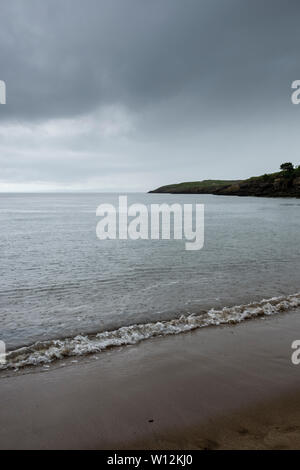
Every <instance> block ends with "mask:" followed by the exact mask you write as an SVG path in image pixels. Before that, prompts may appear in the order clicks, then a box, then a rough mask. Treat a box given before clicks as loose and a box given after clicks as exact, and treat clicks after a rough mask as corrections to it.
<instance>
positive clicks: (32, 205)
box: [0, 194, 300, 349]
mask: <svg viewBox="0 0 300 470" xmlns="http://www.w3.org/2000/svg"><path fill="white" fill-rule="evenodd" d="M105 202H106V203H107V202H109V203H113V204H116V205H117V202H118V195H116V194H34V195H33V194H26V195H25V194H0V226H1V231H0V253H1V255H0V256H1V263H0V273H1V278H0V322H1V323H0V324H1V330H0V339H2V340H4V341H5V342H6V343H7V344H8V346H9V348H10V349H11V348H15V347H18V346H21V345H25V344H27V345H28V344H31V343H33V342H36V341H38V340H45V339H54V338H63V337H67V336H74V335H76V334H78V333H92V332H101V331H106V330H110V329H115V328H118V327H120V326H125V325H132V324H134V323H145V322H155V321H158V320H164V319H171V318H175V317H177V316H178V315H180V314H189V313H196V314H198V313H199V312H201V311H204V310H208V309H210V308H212V307H218V308H220V307H223V306H233V305H239V304H245V303H248V302H250V301H260V300H261V299H263V298H268V297H273V296H280V295H288V294H293V293H295V292H299V290H300V289H299V286H300V244H299V233H300V201H298V200H295V199H259V198H238V197H221V196H211V195H162V194H161V195H159V194H129V195H128V203H129V204H131V203H134V202H139V203H143V204H151V203H162V202H166V203H168V204H171V203H174V202H177V203H178V202H179V203H204V204H205V245H204V248H203V249H202V250H201V251H186V250H185V249H184V241H173V240H170V241H150V240H149V241H147V240H137V241H132V240H128V241H126V240H105V241H100V240H98V239H97V237H96V225H97V222H98V220H99V219H98V218H97V217H96V208H97V206H98V205H99V204H101V203H105Z"/></svg>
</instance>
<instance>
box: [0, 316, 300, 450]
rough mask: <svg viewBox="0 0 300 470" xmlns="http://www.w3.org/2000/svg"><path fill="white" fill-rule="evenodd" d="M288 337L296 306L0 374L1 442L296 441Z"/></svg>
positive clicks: (298, 377) (299, 408)
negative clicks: (48, 365) (47, 366)
mask: <svg viewBox="0 0 300 470" xmlns="http://www.w3.org/2000/svg"><path fill="white" fill-rule="evenodd" d="M295 339H300V311H299V310H294V311H291V312H289V313H284V314H280V315H277V316H274V317H270V318H266V319H260V320H251V321H246V322H244V323H241V324H239V325H233V326H224V327H212V328H204V329H199V330H197V331H194V332H191V333H186V334H180V335H177V336H169V337H165V338H155V339H151V340H148V341H144V342H142V343H140V344H138V345H134V346H127V347H123V348H118V349H114V350H110V351H108V352H104V353H101V354H99V355H98V356H96V357H90V358H89V359H87V358H85V359H83V360H79V361H78V362H77V363H75V364H74V363H72V362H71V361H70V360H69V361H64V362H66V365H65V366H64V367H62V366H61V363H56V364H55V365H54V366H52V367H51V368H50V370H48V371H44V370H41V369H39V370H36V371H34V372H33V373H32V372H30V373H28V371H27V372H26V373H16V374H15V375H14V376H10V377H3V375H2V377H1V379H0V402H1V406H0V423H1V426H0V448H1V449H130V450H131V449H288V448H291V449H300V365H299V366H295V365H293V364H292V363H291V354H292V349H291V343H292V342H293V341H294V340H295ZM96 359H97V360H96Z"/></svg>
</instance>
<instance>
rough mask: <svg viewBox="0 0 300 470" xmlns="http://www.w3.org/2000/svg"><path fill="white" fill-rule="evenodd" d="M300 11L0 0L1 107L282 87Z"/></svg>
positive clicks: (67, 107) (200, 2) (77, 106)
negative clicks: (5, 92)
mask: <svg viewBox="0 0 300 470" xmlns="http://www.w3.org/2000/svg"><path fill="white" fill-rule="evenodd" d="M299 12H300V4H299V2H298V1H297V0H293V1H283V0H280V1H278V0H268V1H262V0H251V1H249V0H244V1H241V0H226V1H220V0H217V1H216V0H186V1H182V0H169V1H168V0H152V1H143V0H125V1H124V0H119V1H116V0H109V1H107V0H106V1H101V0H87V1H83V0H63V1H62V0H51V1H45V0H43V1H39V0H35V1H33V0H26V1H24V0H23V1H18V0H17V1H12V2H6V1H3V0H2V1H1V32H0V66H1V69H0V70H1V73H2V78H3V79H4V80H6V82H7V85H8V104H7V109H6V110H5V111H6V112H5V114H4V113H3V112H2V113H1V117H2V118H8V117H17V118H19V117H22V118H26V119H30V118H39V117H42V118H44V117H48V116H52V117H59V116H71V115H73V114H76V113H85V112H87V111H89V110H91V109H94V108H96V107H97V106H99V105H101V104H107V103H120V102H121V103H123V104H125V105H126V106H129V107H133V108H134V109H135V108H136V107H137V108H139V107H141V106H144V105H147V104H148V103H151V104H153V103H155V102H157V101H160V100H165V99H167V98H169V97H172V96H174V95H176V94H179V93H184V92H185V93H187V94H189V95H192V96H193V98H194V99H196V100H199V102H200V103H201V102H203V103H207V102H208V100H209V99H210V100H211V101H212V103H215V104H218V103H220V102H221V103H231V105H235V104H236V103H240V101H239V100H240V99H241V97H244V100H243V102H244V101H246V100H247V99H248V98H251V100H252V99H257V101H258V99H261V98H262V99H264V97H265V96H266V94H267V95H269V94H274V96H276V95H277V96H278V93H280V88H281V87H282V86H284V85H285V84H286V81H285V80H286V79H287V78H290V77H294V76H295V74H296V75H297V72H298V68H299V65H298V64H299V63H298V57H299V54H298V51H297V47H298V42H299V26H298V18H299ZM288 83H289V82H288ZM288 83H287V84H286V85H288ZM278 85H281V87H280V88H278Z"/></svg>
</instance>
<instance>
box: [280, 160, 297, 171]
mask: <svg viewBox="0 0 300 470" xmlns="http://www.w3.org/2000/svg"><path fill="white" fill-rule="evenodd" d="M280 169H281V170H282V171H286V172H287V173H292V172H293V171H294V165H293V164H292V163H291V162H286V163H282V164H281V165H280Z"/></svg>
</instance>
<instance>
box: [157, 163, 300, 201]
mask: <svg viewBox="0 0 300 470" xmlns="http://www.w3.org/2000/svg"><path fill="white" fill-rule="evenodd" d="M149 192H150V193H171V194H215V195H219V196H256V197H298V198H300V168H299V167H297V168H295V169H293V170H291V171H280V172H277V173H270V174H265V175H262V176H254V177H252V178H248V179H246V180H204V181H192V182H185V183H178V184H169V185H167V186H161V187H160V188H157V189H154V190H152V191H149Z"/></svg>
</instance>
